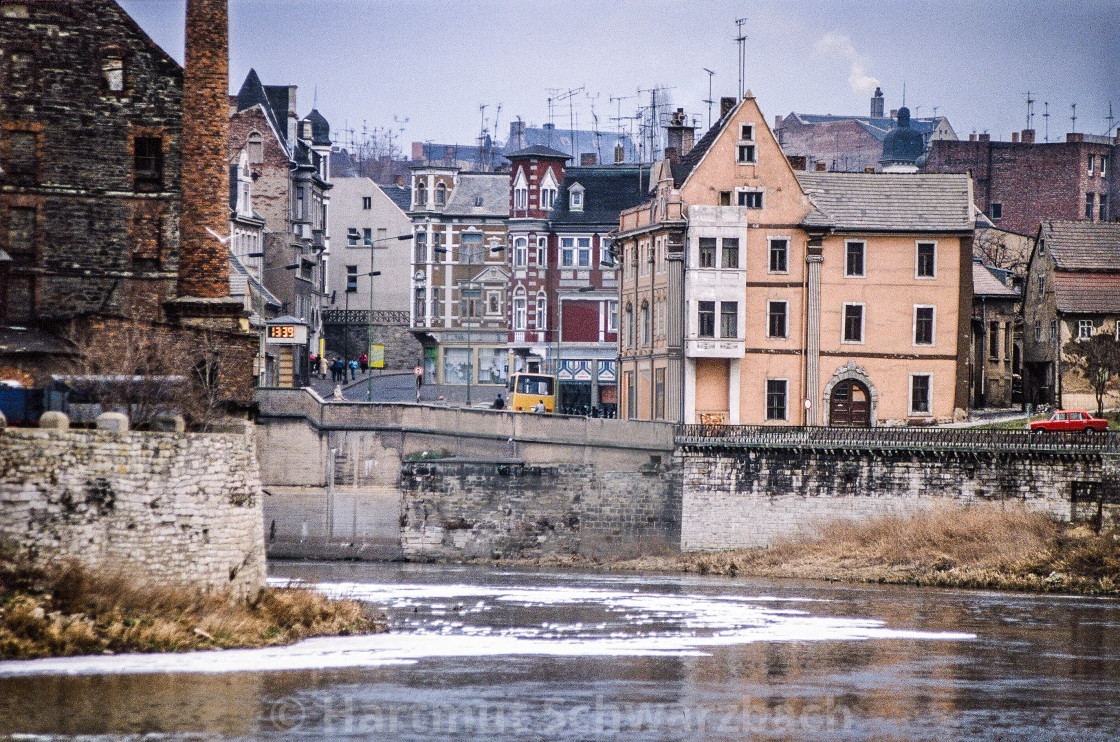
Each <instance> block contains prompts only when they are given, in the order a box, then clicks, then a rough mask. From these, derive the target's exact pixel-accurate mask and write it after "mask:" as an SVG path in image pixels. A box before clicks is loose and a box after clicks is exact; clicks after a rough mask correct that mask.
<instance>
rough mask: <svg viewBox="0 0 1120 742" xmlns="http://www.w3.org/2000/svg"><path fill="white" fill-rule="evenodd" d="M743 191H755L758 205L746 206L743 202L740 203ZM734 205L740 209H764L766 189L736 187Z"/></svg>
mask: <svg viewBox="0 0 1120 742" xmlns="http://www.w3.org/2000/svg"><path fill="white" fill-rule="evenodd" d="M745 193H757V194H758V206H748V205H747V204H745V203H740V202H741V201H742V200H743V194H745ZM735 205H736V206H738V207H739V208H742V209H764V208H766V191H765V190H764V189H762V188H736V189H735Z"/></svg>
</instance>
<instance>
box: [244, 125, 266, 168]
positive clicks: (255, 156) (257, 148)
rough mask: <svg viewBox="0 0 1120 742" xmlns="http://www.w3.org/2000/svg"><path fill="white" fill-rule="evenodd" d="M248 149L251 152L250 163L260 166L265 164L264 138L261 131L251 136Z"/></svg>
mask: <svg viewBox="0 0 1120 742" xmlns="http://www.w3.org/2000/svg"><path fill="white" fill-rule="evenodd" d="M247 149H248V150H249V162H250V163H251V164H253V165H259V164H260V163H262V162H264V138H263V137H261V133H260V132H259V131H254V132H252V133H250V134H249V141H248V145H247Z"/></svg>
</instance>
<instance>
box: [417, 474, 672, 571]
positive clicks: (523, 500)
mask: <svg viewBox="0 0 1120 742" xmlns="http://www.w3.org/2000/svg"><path fill="white" fill-rule="evenodd" d="M679 491H680V489H679V483H678V481H677V478H676V474H675V472H673V471H671V470H668V471H662V470H660V469H656V468H649V469H647V470H646V471H630V472H603V471H599V470H597V468H596V467H594V466H590V465H583V464H557V465H553V466H527V465H524V464H521V463H518V462H484V461H472V462H465V461H451V462H439V461H426V462H406V463H405V464H404V465H403V466H402V469H401V496H402V500H401V521H400V522H401V550H402V552H403V555H404V557H405V558H406V559H417V560H423V559H458V558H472V557H497V558H505V557H536V556H542V555H546V554H561V555H563V554H577V553H593V554H612V555H627V554H637V553H650V552H655V553H657V552H664V551H675V550H676V548H677V543H678V541H679V535H680V532H679V523H680V499H679V496H678V493H679Z"/></svg>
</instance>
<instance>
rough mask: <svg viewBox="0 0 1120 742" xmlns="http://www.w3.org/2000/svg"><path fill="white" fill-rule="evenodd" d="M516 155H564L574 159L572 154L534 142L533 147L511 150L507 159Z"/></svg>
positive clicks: (565, 157) (567, 158) (558, 156)
mask: <svg viewBox="0 0 1120 742" xmlns="http://www.w3.org/2000/svg"><path fill="white" fill-rule="evenodd" d="M514 157H557V158H561V157H562V158H564V159H565V160H570V159H572V156H571V155H569V154H567V153H565V152H561V151H559V150H555V149H552V148H551V147H546V146H544V145H543V144H534V145H533V146H532V147H526V148H525V149H519V150H517V151H516V152H509V153H508V154H506V159H511V158H514Z"/></svg>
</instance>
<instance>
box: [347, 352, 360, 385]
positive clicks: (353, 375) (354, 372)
mask: <svg viewBox="0 0 1120 742" xmlns="http://www.w3.org/2000/svg"><path fill="white" fill-rule="evenodd" d="M348 365H349V366H350V381H354V379H357V378H358V361H357V360H356V359H354V358H351V359H350V363H349V364H348Z"/></svg>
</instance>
